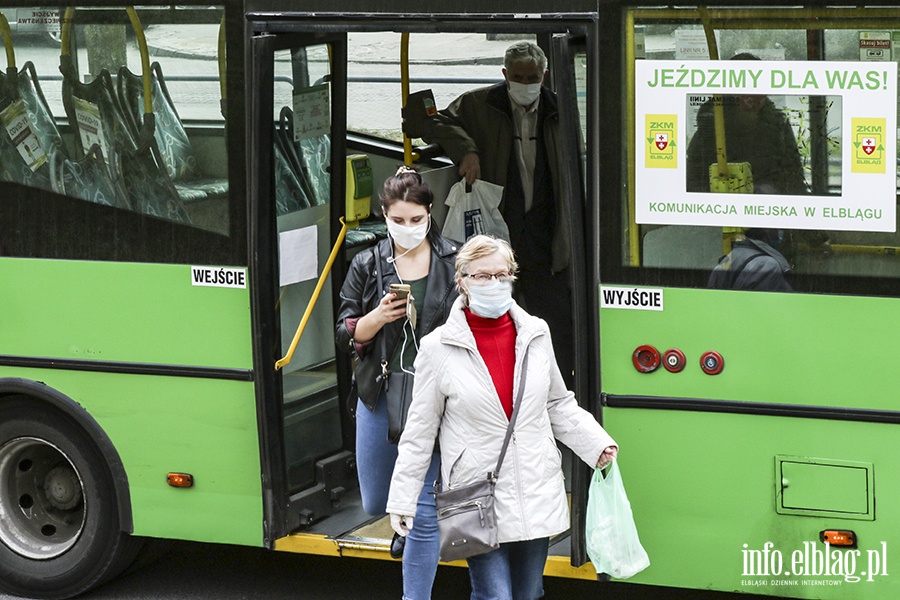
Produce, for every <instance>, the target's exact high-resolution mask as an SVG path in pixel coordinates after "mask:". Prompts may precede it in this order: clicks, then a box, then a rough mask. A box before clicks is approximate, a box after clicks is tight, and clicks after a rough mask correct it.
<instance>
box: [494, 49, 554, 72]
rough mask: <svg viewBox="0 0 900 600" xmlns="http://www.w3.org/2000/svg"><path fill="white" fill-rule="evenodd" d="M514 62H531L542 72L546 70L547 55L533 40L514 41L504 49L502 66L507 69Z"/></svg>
mask: <svg viewBox="0 0 900 600" xmlns="http://www.w3.org/2000/svg"><path fill="white" fill-rule="evenodd" d="M516 63H532V64H534V65H537V67H538V68H539V69H540V70H541V72H543V71H546V70H547V55H546V54H544V51H543V50H541V47H540V46H538V45H537V44H535V43H534V42H516V43H515V44H513V45H512V46H510V47H509V48H507V49H506V56H504V57H503V66H504V67H506V68H507V69H508V68H510V67H511V66H512V65H514V64H516Z"/></svg>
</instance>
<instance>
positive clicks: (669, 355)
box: [662, 348, 687, 373]
mask: <svg viewBox="0 0 900 600" xmlns="http://www.w3.org/2000/svg"><path fill="white" fill-rule="evenodd" d="M686 362H687V359H686V358H685V357H684V352H682V351H681V350H679V349H678V348H669V349H668V350H666V351H665V352H664V353H663V357H662V364H663V366H664V367H665V368H666V371H668V372H669V373H680V372H681V371H682V370H684V365H685V363H686Z"/></svg>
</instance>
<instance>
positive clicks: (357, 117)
mask: <svg viewBox="0 0 900 600" xmlns="http://www.w3.org/2000/svg"><path fill="white" fill-rule="evenodd" d="M512 37H513V36H511V35H503V36H500V35H496V34H489V33H483V32H482V33H440V34H437V33H415V34H411V35H410V37H409V76H410V88H411V90H412V91H415V90H419V89H428V88H430V89H431V90H432V92H433V93H434V100H435V104H436V105H437V108H443V107H445V106H447V105H448V104H449V103H450V102H452V101H453V100H454V99H455V98H456V97H457V96H459V95H460V94H461V93H463V92H464V91H466V90H468V89H472V88H474V87H479V86H482V85H489V84H491V83H496V82H498V81H500V80H501V79H502V75H500V68H501V67H502V63H503V51H504V50H505V49H506V46H508V45H509V44H510V43H511V41H510V39H511V38H512ZM523 37H524V38H525V39H533V38H534V36H533V35H530V36H528V35H526V36H523ZM348 38H349V39H348V46H349V52H350V56H351V57H353V58H352V59H351V62H350V64H349V65H348V74H349V81H348V90H347V93H348V113H347V127H348V129H350V130H351V131H354V132H357V133H364V134H368V135H373V136H376V137H382V138H386V139H390V140H394V141H401V140H402V139H403V134H402V130H401V115H400V110H399V109H398V107H400V106H402V104H401V98H400V95H401V86H400V77H399V75H398V72H397V63H398V62H399V58H400V36H399V35H397V34H396V33H393V32H353V33H351V34H350V35H349V36H348ZM373 50H374V52H373Z"/></svg>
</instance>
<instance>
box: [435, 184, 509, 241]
mask: <svg viewBox="0 0 900 600" xmlns="http://www.w3.org/2000/svg"><path fill="white" fill-rule="evenodd" d="M502 198H503V186H501V185H496V184H493V183H489V182H487V181H483V180H481V179H476V180H475V183H473V184H472V191H471V192H466V180H465V178H463V179H462V180H460V181H457V182H456V183H454V184H453V187H451V188H450V193H449V194H448V195H447V200H446V204H447V207H448V208H449V210H448V211H447V218H446V219H445V220H444V227H443V230H442V231H441V233H442V234H443V235H444V237H448V238H450V239H451V240H456V241H458V242H463V243H465V241H466V240H468V239H469V238H470V237H472V236H473V235H478V234H482V233H483V234H487V235H491V236H493V237H496V238H503V239H504V240H506V241H507V242H508V241H509V228H508V227H507V226H506V222H505V221H504V220H503V216H502V215H501V214H500V209H499V208H498V207H499V206H500V200H501V199H502Z"/></svg>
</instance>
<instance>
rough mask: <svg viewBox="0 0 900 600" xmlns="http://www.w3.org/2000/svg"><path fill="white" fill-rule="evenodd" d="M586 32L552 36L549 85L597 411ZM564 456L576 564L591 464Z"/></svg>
mask: <svg viewBox="0 0 900 600" xmlns="http://www.w3.org/2000/svg"><path fill="white" fill-rule="evenodd" d="M587 40H588V36H585V35H583V34H582V35H578V36H573V35H571V34H568V33H558V34H554V35H553V36H552V37H551V46H550V50H551V54H550V59H551V64H552V65H553V73H552V74H553V87H554V89H555V90H556V95H557V100H558V102H559V118H560V123H559V125H560V127H559V135H560V148H559V151H560V153H561V155H562V156H561V158H562V160H561V161H560V163H561V164H562V165H564V168H565V169H566V172H564V173H561V174H560V180H561V181H560V185H561V187H560V189H561V193H562V195H563V197H564V198H566V199H567V200H568V203H569V206H568V213H569V218H570V220H571V226H570V233H571V255H572V261H571V264H570V267H569V269H570V271H571V276H570V282H571V286H572V304H573V306H572V327H573V331H575V332H582V334H580V335H579V334H578V333H576V335H574V336H573V343H574V356H575V360H574V367H575V373H574V379H573V381H574V390H573V391H574V392H575V397H576V398H577V399H578V401H579V404H581V406H582V407H583V408H585V409H587V410H590V411H592V412H594V414H595V415H598V411H597V408H598V406H597V403H596V402H594V401H592V400H593V399H596V398H598V397H599V387H598V384H597V371H598V369H597V361H596V360H595V359H594V357H595V355H594V354H593V348H592V344H591V343H590V341H591V340H596V339H598V338H597V336H596V335H594V330H595V329H596V320H595V319H590V318H588V316H589V314H590V312H591V311H590V309H589V308H588V307H589V306H590V292H589V291H588V290H589V289H590V288H591V287H592V286H589V285H588V284H587V281H588V274H589V271H588V265H590V264H596V261H590V260H589V257H590V254H591V252H590V249H589V248H586V247H585V239H590V237H589V233H590V232H589V231H588V230H586V229H585V227H589V220H588V219H586V218H585V215H586V214H589V211H588V210H587V207H586V205H585V199H586V198H588V197H590V196H589V195H588V185H589V182H591V185H594V184H593V181H594V180H595V179H596V178H595V177H591V176H589V173H592V172H591V171H588V167H589V165H588V162H587V160H588V158H587V157H588V154H587V146H586V143H585V140H586V139H587V137H588V126H589V124H588V115H589V114H596V111H591V110H589V109H588V102H589V101H590V102H593V96H594V94H588V87H587V86H588V82H589V81H590V82H591V84H592V85H594V83H593V82H594V81H595V78H594V77H593V76H591V77H589V76H588V68H589V61H588V48H587V44H588V42H587ZM590 62H591V63H592V62H593V61H590ZM564 456H565V457H566V458H568V459H569V460H570V461H571V465H570V466H569V465H567V468H569V469H571V470H570V472H569V474H568V481H569V482H570V493H571V497H572V503H571V506H572V513H571V523H572V527H571V540H570V555H571V564H572V565H573V566H576V567H577V566H580V565H583V564H584V563H585V562H587V560H588V558H587V554H586V552H585V546H584V524H585V511H584V509H585V507H586V505H587V487H588V485H589V483H590V479H591V469H590V468H588V467H587V466H586V465H585V464H584V463H582V462H581V461H580V460H578V459H577V458H576V459H575V460H571V453H569V452H568V451H566V452H565V454H564Z"/></svg>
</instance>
